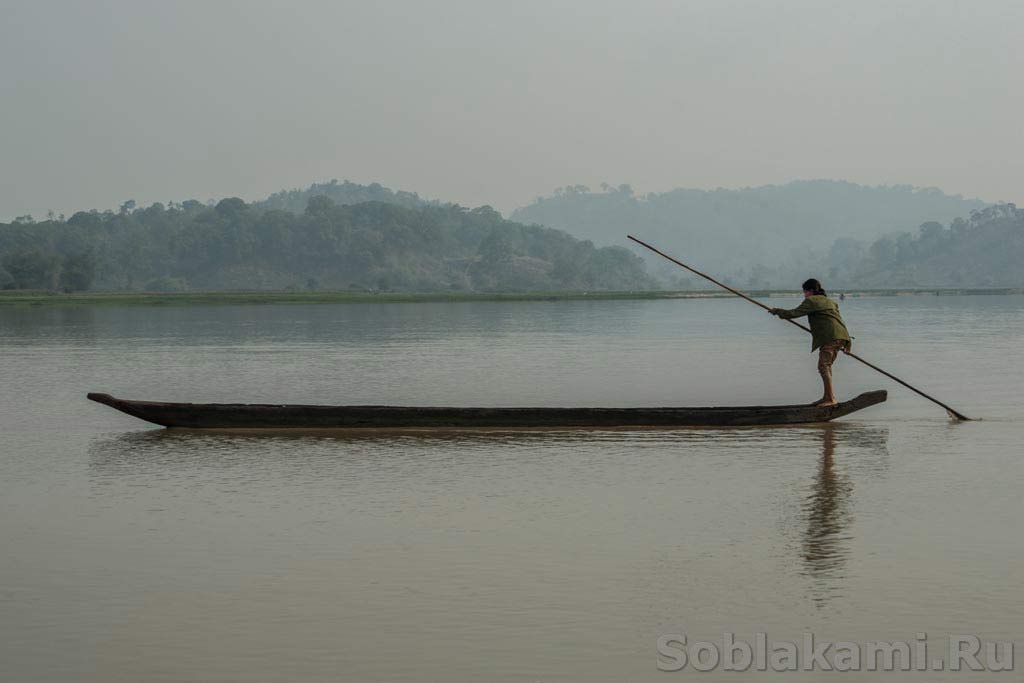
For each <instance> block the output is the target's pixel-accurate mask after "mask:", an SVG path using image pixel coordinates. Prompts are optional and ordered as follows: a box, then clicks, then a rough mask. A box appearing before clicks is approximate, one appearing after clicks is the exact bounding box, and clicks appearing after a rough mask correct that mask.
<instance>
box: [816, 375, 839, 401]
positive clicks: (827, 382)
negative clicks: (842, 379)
mask: <svg viewBox="0 0 1024 683" xmlns="http://www.w3.org/2000/svg"><path fill="white" fill-rule="evenodd" d="M821 383H822V384H823V385H824V393H823V394H822V397H821V398H820V399H818V400H817V401H815V402H814V403H813V404H812V405H816V406H834V405H835V404H836V392H835V390H834V389H833V387H832V371H831V369H829V370H828V371H827V372H823V373H821Z"/></svg>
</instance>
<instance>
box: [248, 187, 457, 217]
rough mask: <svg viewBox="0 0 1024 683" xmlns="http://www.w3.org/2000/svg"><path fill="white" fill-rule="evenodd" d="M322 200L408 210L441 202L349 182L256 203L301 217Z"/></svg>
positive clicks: (277, 194) (282, 193)
mask: <svg viewBox="0 0 1024 683" xmlns="http://www.w3.org/2000/svg"><path fill="white" fill-rule="evenodd" d="M318 196H323V197H327V198H328V199H330V200H331V201H332V202H334V203H335V204H362V203H363V202H384V203H385V204H397V205H399V206H405V207H408V208H416V207H420V206H424V205H426V204H435V205H438V204H440V202H437V201H432V202H428V201H426V200H424V199H421V198H420V196H419V195H418V194H416V193H415V192H406V191H404V190H391V189H389V188H387V187H384V186H383V185H381V184H380V183H370V184H369V185H360V184H358V183H353V182H350V181H348V180H345V181H342V182H340V183H339V182H338V181H337V180H332V181H330V182H327V183H313V184H312V185H310V186H309V187H308V188H306V189H304V190H282V191H280V192H275V193H274V194H272V195H270V196H269V197H267V198H266V199H264V200H263V201H260V202H254V206H255V207H256V208H259V209H281V210H282V211H291V212H292V213H302V212H303V211H305V210H306V205H307V204H308V203H309V200H310V198H311V197H318Z"/></svg>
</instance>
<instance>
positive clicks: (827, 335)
mask: <svg viewBox="0 0 1024 683" xmlns="http://www.w3.org/2000/svg"><path fill="white" fill-rule="evenodd" d="M805 315H806V316H807V322H809V323H810V327H811V351H814V350H815V349H817V348H818V347H819V346H821V345H822V344H824V343H826V342H830V341H833V340H837V339H838V340H841V341H845V342H846V344H847V349H849V348H850V345H852V343H853V341H852V339H851V338H850V332H849V330H847V329H846V323H844V322H843V316H841V315H839V304H837V303H836V302H835V301H832V299H829V298H828V297H827V296H822V295H821V294H815V295H813V296H809V297H807V298H805V299H804V301H803V303H802V304H800V305H799V306H797V307H796V308H791V309H785V308H780V309H778V316H779V317H780V318H785V319H786V320H792V319H793V318H800V317H802V316H805Z"/></svg>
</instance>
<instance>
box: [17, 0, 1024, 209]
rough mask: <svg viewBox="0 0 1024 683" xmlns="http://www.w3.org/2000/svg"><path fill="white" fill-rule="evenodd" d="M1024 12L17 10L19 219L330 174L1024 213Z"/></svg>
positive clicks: (695, 6)
mask: <svg viewBox="0 0 1024 683" xmlns="http://www.w3.org/2000/svg"><path fill="white" fill-rule="evenodd" d="M1022 26H1024V2H1021V0H965V1H962V2H954V1H951V0H883V1H875V0H854V1H850V2H834V1H825V0H779V1H769V0H760V1H759V0H749V1H746V2H732V1H729V0H703V1H687V0H679V1H676V2H654V1H643V0H631V1H629V2H601V1H599V0H573V1H571V2H570V1H566V2H557V1H549V2H533V1H530V0H514V1H512V0H509V1H507V2H500V3H499V2H486V1H483V0H466V1H451V0H431V1H429V2H427V1H421V2H385V1H374V0H360V1H359V2H343V1H336V2H302V1H298V0H292V1H288V2H286V1H281V2H256V1H245V2H218V1H216V0H207V1H205V2H170V1H164V2H149V1H142V0H132V1H127V2H105V1H98V0H90V1H89V2H79V1H78V0H67V1H66V2H51V1H45V0H32V1H25V2H21V1H14V0H0V219H10V218H11V217H13V216H16V215H19V214H24V213H28V212H31V213H33V214H34V215H36V216H37V217H39V216H41V215H43V214H45V213H46V211H47V210H48V209H53V210H54V211H58V212H60V211H63V212H66V213H68V214H69V215H70V213H71V212H73V211H74V210H77V209H82V208H92V207H97V208H111V207H116V206H117V205H118V204H119V203H120V202H121V201H123V200H125V199H129V198H133V199H136V200H137V201H138V202H139V203H140V204H148V203H150V202H153V201H163V202H166V201H168V200H181V199H187V198H198V199H208V198H213V197H216V198H219V197H224V196H231V195H237V196H240V197H243V198H244V199H246V200H251V199H256V198H260V197H262V196H265V195H267V194H269V193H271V192H273V191H275V190H278V189H281V188H284V187H289V188H290V187H297V186H305V185H308V184H309V183H311V182H313V181H320V180H327V179H330V178H338V179H346V178H347V179H350V180H353V181H356V182H371V181H378V182H381V183H382V184H385V185H388V186H390V187H394V188H396V189H407V190H412V191H416V192H419V193H420V194H421V195H424V196H426V197H430V198H440V199H444V200H451V201H457V202H460V203H462V204H465V205H470V206H476V205H480V204H491V205H493V206H495V207H496V208H498V209H500V210H502V211H505V212H507V211H509V210H510V209H513V208H515V207H517V206H520V205H523V204H526V203H528V202H530V201H531V200H532V199H533V198H534V197H535V196H536V195H538V194H547V193H549V192H550V191H551V190H553V189H554V188H555V187H558V186H562V185H567V184H577V183H582V184H587V185H590V186H591V187H593V188H595V189H596V188H597V187H598V186H599V185H600V183H601V182H608V183H611V184H618V183H623V182H627V183H630V184H632V185H633V186H634V187H635V188H636V189H637V190H639V191H660V190H667V189H671V188H673V187H680V186H685V187H717V186H724V187H735V186H744V185H759V184H765V183H780V182H785V181H788V180H792V179H797V178H841V179H847V180H852V181H855V182H861V183H866V184H879V183H907V184H912V185H920V186H932V185H934V186H937V187H940V188H942V189H943V190H945V191H947V192H951V193H962V194H965V195H970V196H979V197H981V198H984V199H987V200H1008V201H1017V202H1018V203H1024V182H1022V181H1024V125H1022V124H1021V121H1022V119H1024V88H1022V85H1024V78H1022V74H1024V44H1022V43H1021V40H1020V36H1021V30H1022Z"/></svg>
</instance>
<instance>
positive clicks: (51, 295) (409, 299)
mask: <svg viewBox="0 0 1024 683" xmlns="http://www.w3.org/2000/svg"><path fill="white" fill-rule="evenodd" d="M843 293H844V294H845V296H847V297H851V298H853V297H856V298H860V297H888V296H968V295H1013V294H1017V295H1019V294H1024V289H1022V288H1005V289H935V288H933V289H861V290H849V291H845V292H843ZM747 294H749V295H750V296H753V297H756V298H770V297H795V296H798V295H799V292H796V291H784V290H761V291H758V290H753V291H749V292H747ZM733 296H734V295H733V294H729V293H727V292H719V291H714V290H679V291H668V290H646V291H625V292H605V291H601V292H474V293H470V292H455V293H446V292H423V293H404V292H346V291H338V292H330V291H319V292H306V291H279V292H271V291H236V292H173V293H171V292H161V293H148V292H78V293H69V294H66V293H61V292H50V291H39V290H17V291H3V292H0V306H110V305H113V306H168V305H170V306H195V305H236V304H336V303H459V302H470V301H609V300H649V299H722V298H731V297H733Z"/></svg>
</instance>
